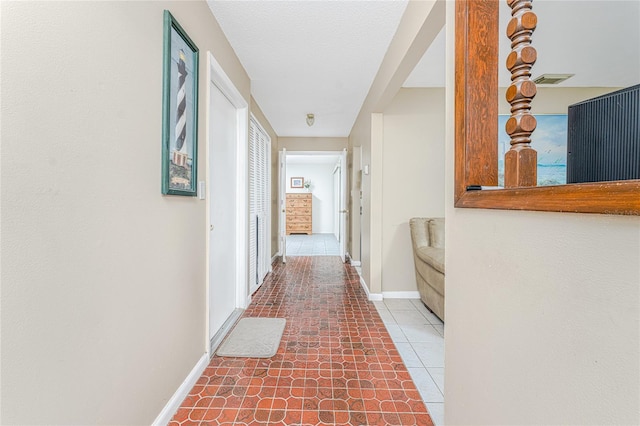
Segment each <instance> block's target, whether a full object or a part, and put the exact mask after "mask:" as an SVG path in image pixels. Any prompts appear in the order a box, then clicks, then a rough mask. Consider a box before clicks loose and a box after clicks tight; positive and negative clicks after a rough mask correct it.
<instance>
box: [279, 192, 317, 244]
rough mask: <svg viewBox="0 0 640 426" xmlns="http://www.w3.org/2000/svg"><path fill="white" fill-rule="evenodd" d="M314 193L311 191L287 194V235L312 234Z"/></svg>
mask: <svg viewBox="0 0 640 426" xmlns="http://www.w3.org/2000/svg"><path fill="white" fill-rule="evenodd" d="M312 201H313V195H312V194H311V193H310V192H303V193H296V194H287V201H286V203H285V204H286V207H285V208H286V211H287V235H290V234H307V235H311V228H312V222H311V208H312V205H311V204H312Z"/></svg>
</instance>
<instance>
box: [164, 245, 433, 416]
mask: <svg viewBox="0 0 640 426" xmlns="http://www.w3.org/2000/svg"><path fill="white" fill-rule="evenodd" d="M243 317H277V318H286V319H287V325H286V327H285V330H284V334H283V337H282V341H281V342H280V346H279V348H278V352H277V354H276V355H275V356H273V357H272V358H268V359H259V358H227V357H217V356H214V357H213V358H212V360H211V362H210V364H209V366H208V367H207V368H206V370H205V371H204V373H203V375H202V377H200V379H199V380H198V382H197V384H196V385H195V386H194V388H193V389H192V390H191V392H190V394H189V395H188V396H187V398H186V399H185V400H184V402H183V403H182V406H181V407H180V409H179V410H178V411H177V413H176V414H175V416H174V418H173V420H172V421H171V423H170V425H172V426H177V425H195V424H200V425H209V424H211V425H222V424H227V425H265V424H269V425H319V424H329V425H346V424H349V425H433V423H432V421H431V418H430V417H429V414H428V413H427V409H426V407H425V405H424V403H423V402H422V399H421V397H420V394H419V392H418V390H417V389H416V387H415V385H414V383H413V382H412V380H411V376H410V375H409V373H408V371H407V369H406V367H405V366H404V364H403V363H402V358H401V357H400V355H399V353H398V351H397V350H396V348H395V346H394V344H393V342H392V340H391V338H390V337H389V334H388V333H387V330H386V329H385V326H384V324H383V323H382V320H381V319H380V317H379V315H378V313H377V311H376V308H375V307H374V305H373V304H372V303H371V302H369V301H367V297H366V294H365V293H364V291H363V290H362V288H361V287H360V282H359V277H358V274H357V272H356V271H355V269H354V268H352V267H351V266H349V265H343V264H342V263H341V262H340V258H338V257H292V258H288V262H287V264H286V265H282V264H281V263H279V264H277V265H276V266H275V268H274V270H273V272H272V273H271V274H270V275H269V276H268V277H267V279H266V281H265V283H264V284H263V285H262V287H261V288H260V289H259V290H258V291H257V292H256V293H255V294H254V295H253V298H252V303H251V305H250V306H249V307H248V308H247V310H246V311H245V312H244V314H243Z"/></svg>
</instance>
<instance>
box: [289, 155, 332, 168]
mask: <svg viewBox="0 0 640 426" xmlns="http://www.w3.org/2000/svg"><path fill="white" fill-rule="evenodd" d="M338 161H340V156H339V155H335V154H334V155H329V154H312V155H306V154H287V164H305V165H307V164H336V163H337V162H338Z"/></svg>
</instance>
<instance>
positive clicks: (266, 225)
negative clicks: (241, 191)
mask: <svg viewBox="0 0 640 426" xmlns="http://www.w3.org/2000/svg"><path fill="white" fill-rule="evenodd" d="M270 151H271V141H270V139H269V137H268V136H267V135H266V134H265V132H264V131H263V130H262V128H261V127H260V126H259V125H257V124H256V122H255V121H254V120H253V118H252V119H251V121H250V125H249V197H250V199H249V215H250V216H249V218H250V227H249V274H250V275H249V277H250V284H251V292H253V291H255V290H256V289H257V288H258V287H259V286H260V284H262V281H263V280H264V277H265V276H266V275H267V273H268V272H269V267H270V260H271V258H270V249H269V248H270V244H269V239H270V238H271V236H270V224H271V221H270V214H269V211H270V207H271V206H270V204H271V167H270V164H271V161H270Z"/></svg>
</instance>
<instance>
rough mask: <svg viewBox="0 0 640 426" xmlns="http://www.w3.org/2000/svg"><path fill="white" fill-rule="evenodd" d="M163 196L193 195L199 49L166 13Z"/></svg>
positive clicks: (167, 12) (195, 162) (195, 174)
mask: <svg viewBox="0 0 640 426" xmlns="http://www.w3.org/2000/svg"><path fill="white" fill-rule="evenodd" d="M164 18H165V21H164V24H165V28H164V29H165V34H164V79H163V80H164V81H163V120H162V139H163V141H162V142H163V155H162V193H163V194H169V195H187V196H194V195H196V180H197V147H198V144H197V135H198V133H197V132H198V129H197V122H198V121H197V120H198V114H197V112H198V48H197V47H196V46H195V44H194V43H193V42H192V41H191V39H190V38H189V37H188V36H187V34H186V33H185V31H184V30H183V29H182V27H181V26H180V25H179V24H178V22H177V21H176V20H175V19H174V18H173V16H172V15H171V13H170V12H169V11H166V10H165V14H164Z"/></svg>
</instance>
